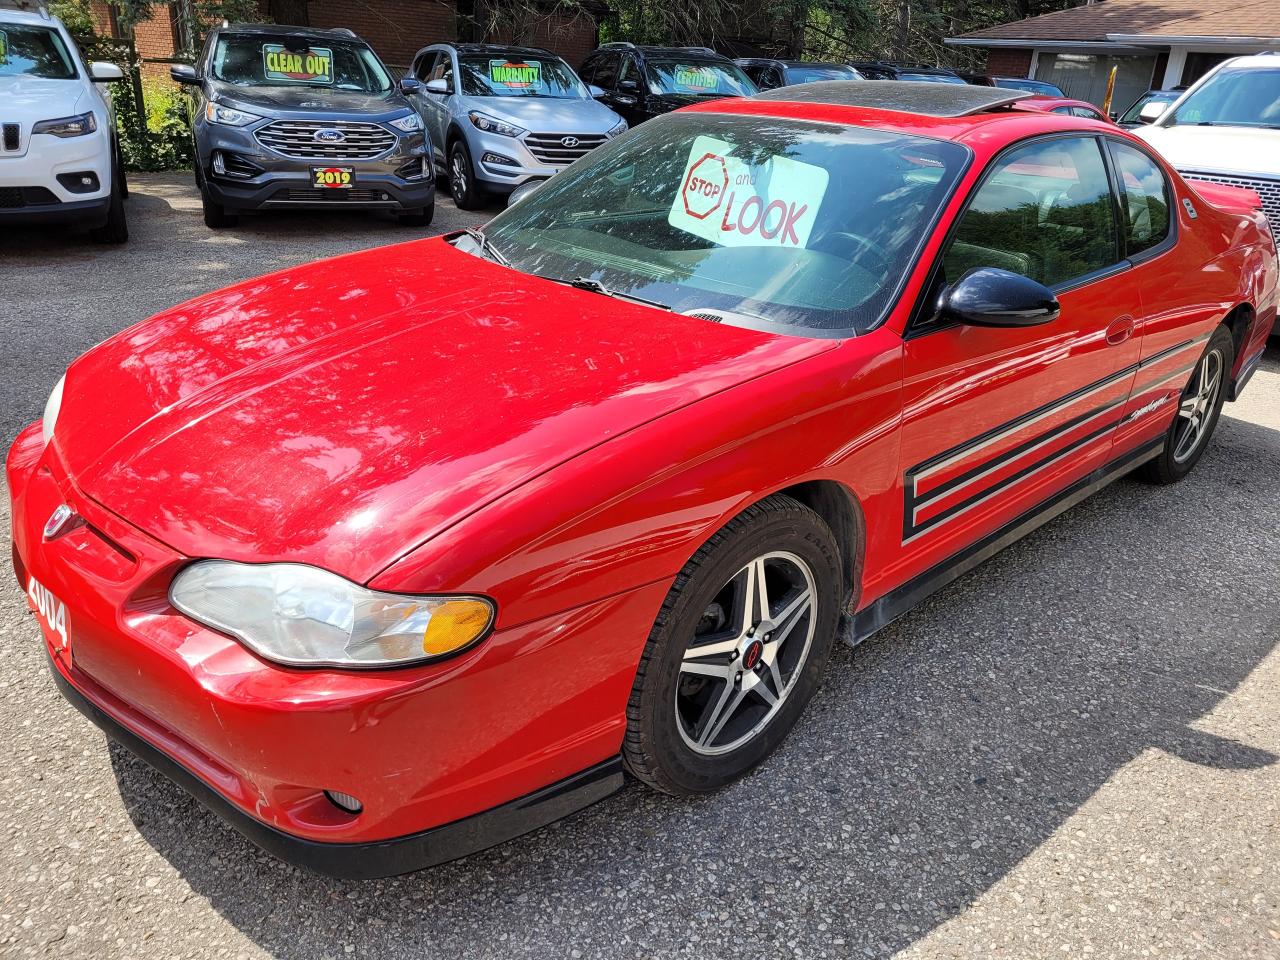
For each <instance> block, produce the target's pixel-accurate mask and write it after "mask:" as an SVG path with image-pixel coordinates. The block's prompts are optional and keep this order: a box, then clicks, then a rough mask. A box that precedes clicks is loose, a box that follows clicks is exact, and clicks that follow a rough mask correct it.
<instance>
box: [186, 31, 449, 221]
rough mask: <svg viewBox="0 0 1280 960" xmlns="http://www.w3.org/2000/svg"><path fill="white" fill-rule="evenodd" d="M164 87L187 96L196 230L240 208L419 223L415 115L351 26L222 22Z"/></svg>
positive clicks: (422, 148)
mask: <svg viewBox="0 0 1280 960" xmlns="http://www.w3.org/2000/svg"><path fill="white" fill-rule="evenodd" d="M170 73H171V74H172V76H173V79H175V80H177V81H178V82H179V83H182V84H186V85H187V87H188V89H189V90H190V91H191V93H192V103H191V107H192V109H191V120H192V122H191V129H192V134H193V137H194V139H195V152H196V160H195V168H196V169H195V173H196V183H197V185H198V186H199V187H200V193H201V198H202V199H203V201H204V222H205V223H206V224H208V225H209V226H210V227H226V226H231V225H233V224H234V223H235V222H236V218H237V214H238V212H239V211H241V210H257V209H264V208H273V209H281V208H298V207H318V208H321V209H336V208H341V207H361V208H372V209H382V210H389V211H391V212H393V213H395V214H397V215H398V216H399V218H400V220H401V222H402V223H405V224H408V225H411V226H427V225H428V224H430V223H431V218H432V214H433V213H434V211H435V199H436V194H435V177H434V176H433V175H432V169H431V160H430V157H431V152H430V149H429V147H428V144H427V137H426V134H425V132H424V131H423V128H422V118H421V117H419V116H418V113H417V112H416V111H415V110H414V109H413V107H412V106H411V105H410V103H409V100H408V99H407V97H408V95H410V94H411V93H412V91H413V89H414V88H415V87H416V86H417V82H416V81H401V82H400V83H396V81H395V80H393V79H392V78H391V75H390V74H389V73H388V72H387V68H386V67H385V66H383V64H382V61H381V60H379V59H378V56H377V54H375V53H374V52H373V50H372V49H371V48H370V47H369V45H368V44H367V43H365V42H364V41H363V40H361V39H359V38H358V37H357V36H356V35H355V34H354V33H352V32H351V31H350V30H311V29H306V28H302V27H282V26H271V25H268V26H244V25H235V26H223V27H219V28H217V29H215V30H213V31H212V32H210V34H209V36H208V39H207V40H206V41H205V45H204V49H203V50H202V51H201V54H200V58H199V59H198V60H197V61H196V65H195V66H194V67H191V66H175V67H172V68H171V70H170Z"/></svg>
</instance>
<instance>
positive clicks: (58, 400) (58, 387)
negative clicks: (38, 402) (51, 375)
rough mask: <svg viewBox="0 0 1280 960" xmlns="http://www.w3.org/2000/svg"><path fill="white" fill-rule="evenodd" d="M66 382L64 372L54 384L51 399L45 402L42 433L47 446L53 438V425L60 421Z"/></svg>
mask: <svg viewBox="0 0 1280 960" xmlns="http://www.w3.org/2000/svg"><path fill="white" fill-rule="evenodd" d="M66 382H67V375H66V374H65V373H64V374H63V375H62V376H61V377H59V378H58V382H57V383H55V384H54V385H53V392H52V393H50V394H49V399H48V400H46V401H45V404H44V416H43V417H42V418H41V420H40V435H41V436H42V437H43V438H44V445H45V446H46V447H47V446H48V445H49V441H50V440H52V439H53V427H54V424H56V423H57V422H58V411H59V410H61V409H62V385H63V384H65V383H66Z"/></svg>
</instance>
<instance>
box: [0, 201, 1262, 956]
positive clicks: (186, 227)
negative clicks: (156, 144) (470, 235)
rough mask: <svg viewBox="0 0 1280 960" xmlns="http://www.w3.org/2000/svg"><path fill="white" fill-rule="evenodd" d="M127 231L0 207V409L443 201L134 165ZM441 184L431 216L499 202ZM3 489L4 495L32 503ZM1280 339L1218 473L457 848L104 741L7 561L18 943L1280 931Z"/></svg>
mask: <svg viewBox="0 0 1280 960" xmlns="http://www.w3.org/2000/svg"><path fill="white" fill-rule="evenodd" d="M129 208H130V210H129V212H130V217H131V229H132V231H133V237H134V238H133V240H132V242H131V243H130V244H129V245H128V246H126V247H123V248H119V249H109V248H102V247H95V246H92V245H90V244H88V243H87V242H86V241H85V240H83V239H77V238H74V237H68V236H65V235H63V234H61V233H56V232H48V233H44V232H42V233H40V234H39V235H37V236H35V237H34V238H33V237H31V236H30V235H29V234H26V235H22V236H19V235H16V234H14V233H11V234H8V235H0V369H2V371H3V374H2V375H0V440H3V442H4V443H5V444H6V445H7V443H8V441H9V439H10V438H12V436H13V435H14V434H15V433H16V432H17V430H18V429H19V428H20V427H21V426H22V425H23V424H25V423H28V422H30V421H31V420H33V419H35V418H37V417H38V416H39V414H40V410H41V408H42V406H43V404H44V400H45V396H46V394H47V393H48V390H49V388H50V387H51V386H52V385H53V383H54V381H55V380H56V379H57V378H58V376H60V374H61V372H62V369H63V368H64V367H65V365H66V364H67V362H68V361H70V360H71V359H72V358H73V357H74V356H76V355H77V354H78V353H80V352H81V351H83V350H84V349H86V348H88V347H89V346H91V345H92V344H94V343H96V342H97V341H99V340H101V339H102V338H103V337H105V336H107V335H109V334H111V333H113V332H115V331H116V330H119V329H121V328H123V327H125V326H127V325H128V324H130V323H133V322H135V321H136V320H139V319H142V318H143V317H145V316H146V315H148V314H150V313H152V312H154V311H155V310H158V309H160V308H162V307H166V306H169V305H171V304H173V303H176V302H178V301H180V300H182V299H185V298H187V297H190V296H193V295H195V294H197V293H201V292H204V291H206V290H210V289H214V288H216V287H219V286H223V285H225V284H228V283H231V282H233V281H235V280H239V279H241V278H244V277H249V276H253V275H255V274H259V273H263V272H266V271H268V270H272V269H276V268H279V267H283V266H286V265H288V264H292V263H298V262H302V261H306V260H311V259H315V258H318V257H324V256H332V255H335V254H338V253H341V252H344V251H347V250H353V249H357V248H363V247H368V246H373V245H377V244H385V243H392V242H397V241H400V240H404V239H409V238H411V237H413V236H415V235H417V234H419V233H421V231H416V232H415V231H413V230H412V229H409V228H403V227H399V226H397V225H395V224H394V223H393V222H391V221H390V220H386V219H380V218H374V217H367V216H363V215H358V214H348V215H342V216H338V215H291V216H284V215H283V214H281V215H272V216H270V217H262V218H254V219H246V220H245V221H244V225H243V226H242V227H240V228H237V229H234V230H229V231H225V232H218V233H214V232H211V231H208V230H206V229H205V227H204V225H203V223H202V222H201V221H200V217H199V204H198V201H197V198H196V195H195V191H194V190H193V188H192V187H191V185H190V181H189V179H188V178H185V177H174V176H148V177H137V178H135V182H134V195H133V197H132V199H131V200H130V201H129ZM487 215H488V214H486V213H483V212H482V213H480V214H464V213H460V212H459V211H456V210H454V209H453V208H452V207H451V206H449V205H447V203H445V202H442V203H441V204H440V206H439V209H438V210H437V215H436V223H435V225H434V226H433V227H432V232H436V231H439V230H445V229H450V228H454V227H457V226H463V225H466V224H468V223H474V222H479V221H481V220H483V219H484V218H485V217H486V216H487ZM7 503H8V498H7V492H6V495H4V496H0V514H3V516H0V528H6V525H7V519H8V513H7ZM1278 504H1280V350H1277V349H1275V348H1274V347H1273V349H1271V350H1270V351H1269V353H1268V355H1267V357H1266V359H1265V360H1264V362H1263V365H1262V368H1261V370H1260V371H1259V373H1258V374H1257V376H1256V377H1255V378H1254V380H1253V382H1252V384H1251V385H1250V387H1249V390H1248V391H1247V393H1246V395H1245V398H1244V399H1243V400H1242V401H1240V402H1239V403H1235V404H1230V405H1228V406H1227V408H1226V409H1225V411H1224V416H1223V418H1222V420H1221V421H1220V424H1219V426H1218V431H1217V435H1216V437H1215V438H1214V441H1213V443H1212V445H1211V447H1210V448H1209V450H1208V452H1207V454H1206V455H1205V457H1204V459H1203V460H1202V461H1201V463H1200V464H1199V465H1198V467H1197V468H1196V470H1195V472H1194V473H1193V474H1192V475H1191V476H1190V477H1189V478H1188V479H1187V480H1185V481H1184V482H1183V483H1181V484H1178V485H1175V486H1172V487H1165V488H1156V487H1150V486H1146V485H1143V484H1141V483H1139V482H1137V481H1134V480H1127V479H1126V480H1122V481H1119V482H1117V483H1116V484H1114V485H1112V486H1111V487H1110V488H1108V489H1107V490H1105V491H1103V492H1101V493H1099V494H1098V495H1096V496H1094V497H1093V498H1091V499H1090V500H1088V501H1086V502H1085V503H1083V504H1081V505H1080V506H1077V507H1076V508H1074V509H1073V510H1071V511H1069V512H1068V513H1066V514H1065V515H1063V516H1062V517H1060V518H1059V519H1057V520H1055V521H1054V522H1052V523H1051V524H1049V525H1047V526H1046V527H1044V528H1043V529H1042V530H1040V531H1039V532H1037V533H1036V534H1034V535H1032V536H1031V537H1029V538H1027V539H1025V540H1023V541H1021V542H1020V543H1018V544H1016V545H1015V546H1013V547H1011V548H1010V549H1008V550H1006V551H1005V552H1003V553H1002V554H1000V555H999V556H998V557H996V558H995V559H993V560H991V561H989V562H988V563H986V564H985V565H983V566H982V567H981V568H979V569H978V570H977V571H975V572H974V573H972V574H970V575H968V576H966V577H964V578H962V579H961V580H959V581H957V582H956V583H955V584H953V585H952V586H950V587H949V588H947V589H946V590H944V591H943V592H941V593H939V594H937V595H935V597H933V598H932V599H931V600H930V601H928V602H927V603H925V604H924V605H923V606H921V607H920V608H918V609H917V610H915V611H914V612H912V613H911V614H909V615H908V616H907V617H905V618H904V619H902V620H900V621H899V622H898V623H896V624H894V625H892V626H891V627H889V628H887V629H885V630H883V631H882V632H881V633H879V634H878V635H877V636H875V637H874V638H873V639H872V640H871V641H869V642H868V643H866V644H864V645H863V646H861V647H859V648H858V649H857V650H854V651H850V650H848V649H847V648H844V647H841V648H839V649H838V650H837V653H836V655H835V657H834V660H833V662H832V664H831V666H830V669H829V671H828V674H827V677H826V681H825V683H824V686H823V688H822V690H821V691H820V692H819V694H818V696H817V697H816V699H815V701H814V702H813V704H812V706H811V708H810V710H809V711H808V713H807V715H806V716H805V718H804V719H803V720H802V722H801V725H800V727H799V728H798V729H797V731H796V732H795V733H794V734H793V735H792V736H791V737H790V738H789V739H788V740H787V741H786V742H785V743H784V745H783V746H782V748H781V750H780V751H779V753H778V754H777V755H775V756H774V757H773V758H772V759H771V760H770V761H768V762H766V763H765V764H764V765H762V766H761V767H760V768H759V769H758V770H757V771H755V772H754V773H753V774H752V775H750V776H749V777H747V778H746V779H745V780H744V781H742V782H740V783H738V784H736V785H734V786H732V787H730V788H728V789H726V790H724V791H722V792H720V793H718V794H716V795H714V796H710V797H705V798H702V799H697V800H677V799H673V798H669V797H665V796H660V795H657V794H654V793H651V792H648V791H646V790H645V789H643V788H642V787H640V786H638V785H636V784H631V785H629V786H628V788H627V789H625V790H624V791H623V792H622V793H620V794H618V795H615V796H614V797H612V798H610V799H608V800H605V801H604V802H602V803H600V804H597V805H596V806H594V807H592V808H590V809H588V810H586V811H584V812H582V813H580V814H578V815H576V816H574V817H572V818H570V819H568V820H566V821H562V822H560V823H558V824H556V825H553V826H551V827H548V828H546V829H544V830H542V831H539V832H538V833H535V834H533V835H530V836H526V837H523V838H520V839H517V840H515V841H512V842H510V843H507V844H504V845H502V846H500V847H498V848H496V849H493V850H490V851H487V852H485V853H482V854H478V855H476V856H473V857H470V858H468V859H466V860H463V861H459V862H457V863H453V864H449V865H446V866H443V867H439V868H436V869H434V870H430V871H426V872H423V873H419V874H415V875H411V876H408V877H401V878H396V879H391V880H383V881H374V882H366V883H347V882H338V881H331V880H327V879H324V878H320V877H317V876H314V875H311V874H309V873H306V872H305V871H301V870H296V869H293V868H291V867H288V866H285V865H282V864H281V863H279V862H277V861H274V860H272V859H271V858H270V857H268V856H266V855H265V854H262V853H260V852H258V851H257V850H256V849H255V848H253V847H251V846H250V845H249V844H247V843H246V842H245V841H243V840H241V839H240V837H239V835H238V834H236V833H234V832H233V831H232V830H231V829H229V828H228V827H225V826H224V825H223V824H222V823H221V822H220V821H219V820H217V819H216V818H215V817H213V816H212V815H210V814H208V813H207V812H205V811H204V809H203V808H202V807H200V806H199V805H198V804H197V803H196V802H195V801H193V800H191V799H189V798H188V797H187V796H186V795H185V794H184V793H182V791H180V790H179V789H178V788H176V787H174V786H173V785H171V784H170V783H169V782H168V781H166V780H165V779H164V778H162V777H161V776H159V775H157V774H155V773H153V772H152V771H151V770H150V769H149V768H148V767H146V766H145V765H144V764H142V763H141V762H139V761H137V760H135V759H133V758H132V757H131V756H129V755H127V754H126V753H124V752H122V751H121V750H119V749H118V748H115V747H111V746H108V745H107V744H106V743H105V741H104V739H103V737H102V736H101V734H99V733H98V732H97V730H96V729H95V728H94V727H92V726H91V725H90V724H89V723H88V722H87V721H85V720H84V719H83V718H81V716H80V715H79V714H78V713H76V712H75V711H74V710H73V709H72V708H71V707H70V706H68V705H67V704H66V703H64V702H63V701H62V700H61V699H60V697H59V696H58V694H57V693H56V691H55V689H54V687H53V684H52V682H51V680H50V679H49V677H48V676H47V673H46V668H45V665H44V660H43V654H42V652H41V647H40V643H41V641H40V638H39V630H38V627H37V625H36V623H35V621H34V620H33V619H32V617H31V616H30V615H29V614H28V613H27V608H26V604H25V602H24V598H23V596H22V594H21V592H20V591H19V590H18V588H17V587H16V585H15V584H14V583H13V582H12V578H7V582H4V583H3V584H2V585H0V650H2V651H3V654H4V656H3V658H0V956H15V957H17V956H50V957H59V958H80V957H85V958H89V957H92V958H103V960H115V958H120V960H125V958H128V960H133V958H171V957H201V958H203V957H235V958H238V957H253V958H257V957H267V956H271V957H282V958H288V960H313V958H314V960H318V958H334V960H338V958H345V957H353V956H354V957H368V958H411V957H412V958H431V960H451V958H544V957H545V958H588V960H594V958H602V960H604V958H609V960H612V958H619V960H622V958H627V960H630V958H665V957H695V958H701V960H713V958H730V957H733V958H749V960H758V958H771V960H772V958H782V957H804V958H809V957H814V958H822V957H826V958H845V957H853V958H859V957H888V956H893V955H900V956H902V957H909V958H913V960H916V958H955V957H975V958H976V957H982V958H990V957H1008V958H1017V960H1024V958H1042V957H1043V958H1047V957H1054V958H1071V960H1076V958H1085V957H1093V958H1099V960H1104V958H1105V960H1110V958H1129V957H1133V958H1138V957H1167V958H1173V957H1212V958H1223V960H1235V958H1244V957H1265V958H1274V957H1280V764H1278V763H1277V760H1278V758H1280V695H1278V694H1280V652H1278V651H1277V649H1276V647H1277V640H1278V639H1280V553H1278V551H1280V506H1278Z"/></svg>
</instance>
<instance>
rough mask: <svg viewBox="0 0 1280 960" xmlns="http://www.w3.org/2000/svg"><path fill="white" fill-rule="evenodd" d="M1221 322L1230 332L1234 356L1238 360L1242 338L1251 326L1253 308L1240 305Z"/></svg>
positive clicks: (1242, 343) (1242, 344) (1242, 346)
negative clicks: (1233, 345)
mask: <svg viewBox="0 0 1280 960" xmlns="http://www.w3.org/2000/svg"><path fill="white" fill-rule="evenodd" d="M1222 322H1223V323H1224V324H1225V325H1226V328H1227V329H1228V330H1230V331H1231V340H1232V342H1233V343H1234V344H1235V355H1236V357H1237V358H1238V357H1239V356H1240V351H1241V350H1242V349H1243V348H1244V338H1245V337H1246V336H1247V335H1248V333H1249V327H1250V326H1252V325H1253V307H1252V306H1251V305H1250V304H1247V303H1242V304H1240V305H1239V306H1238V307H1236V308H1235V309H1234V310H1232V311H1231V312H1230V313H1228V314H1227V315H1226V316H1225V317H1223V318H1222Z"/></svg>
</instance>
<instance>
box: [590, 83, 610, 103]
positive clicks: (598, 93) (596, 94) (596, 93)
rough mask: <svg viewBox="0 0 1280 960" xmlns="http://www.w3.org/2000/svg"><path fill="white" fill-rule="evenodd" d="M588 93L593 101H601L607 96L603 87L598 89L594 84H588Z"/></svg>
mask: <svg viewBox="0 0 1280 960" xmlns="http://www.w3.org/2000/svg"><path fill="white" fill-rule="evenodd" d="M587 93H589V94H591V96H592V99H595V100H599V99H600V98H601V97H603V96H605V95H606V94H605V92H604V89H603V88H602V87H597V86H596V85H595V84H594V83H588V84H587Z"/></svg>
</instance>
